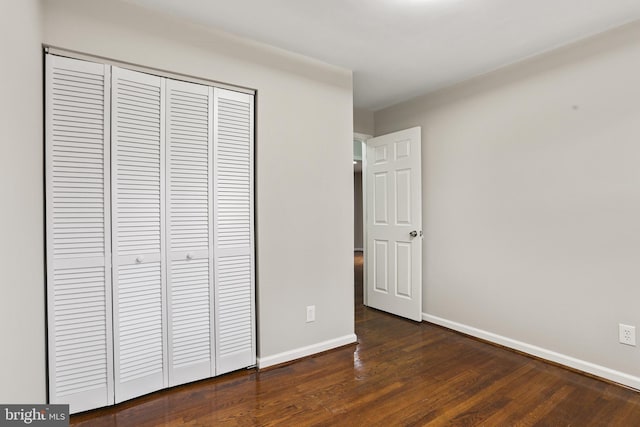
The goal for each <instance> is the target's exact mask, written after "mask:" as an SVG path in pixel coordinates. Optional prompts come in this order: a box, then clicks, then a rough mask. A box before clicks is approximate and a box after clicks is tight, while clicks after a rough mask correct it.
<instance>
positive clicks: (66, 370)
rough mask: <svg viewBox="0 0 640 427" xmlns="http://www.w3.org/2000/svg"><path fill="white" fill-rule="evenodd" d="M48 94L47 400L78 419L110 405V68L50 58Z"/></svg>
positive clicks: (111, 397) (111, 399) (47, 81)
mask: <svg viewBox="0 0 640 427" xmlns="http://www.w3.org/2000/svg"><path fill="white" fill-rule="evenodd" d="M45 90H46V93H45V98H46V100H45V102H46V113H45V122H46V124H45V129H46V130H45V134H46V138H45V139H46V143H45V146H46V149H45V151H46V154H45V157H46V159H45V165H46V166H45V171H46V172H45V173H46V195H45V197H46V228H47V305H48V325H47V330H48V347H49V355H48V356H49V358H48V360H49V401H50V402H51V403H67V404H70V410H71V412H79V411H85V410H88V409H93V408H97V407H100V406H105V405H109V404H113V357H112V336H111V333H112V329H111V280H110V264H111V260H110V252H109V251H110V246H111V243H110V236H109V197H110V196H109V126H108V123H109V121H108V111H109V66H106V65H102V64H95V63H91V62H86V61H79V60H75V59H69V58H63V57H57V56H53V55H47V56H46V81H45ZM36 125H37V124H35V123H34V126H36ZM36 303H37V301H36ZM16 327H19V325H16ZM6 345H10V343H6Z"/></svg>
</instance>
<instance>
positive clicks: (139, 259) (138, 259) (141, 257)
mask: <svg viewBox="0 0 640 427" xmlns="http://www.w3.org/2000/svg"><path fill="white" fill-rule="evenodd" d="M142 261H144V257H143V256H142V255H140V256H138V257H136V262H137V263H138V264H140V263H141V262H142Z"/></svg>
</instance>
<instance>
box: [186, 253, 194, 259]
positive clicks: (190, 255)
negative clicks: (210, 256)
mask: <svg viewBox="0 0 640 427" xmlns="http://www.w3.org/2000/svg"><path fill="white" fill-rule="evenodd" d="M187 259H189V260H191V259H193V254H192V253H191V252H189V253H188V254H187Z"/></svg>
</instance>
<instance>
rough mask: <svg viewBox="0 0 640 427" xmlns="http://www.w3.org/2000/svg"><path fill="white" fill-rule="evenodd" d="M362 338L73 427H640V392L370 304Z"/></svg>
mask: <svg viewBox="0 0 640 427" xmlns="http://www.w3.org/2000/svg"><path fill="white" fill-rule="evenodd" d="M354 266H355V282H356V286H355V289H354V292H355V301H356V307H355V314H356V319H355V325H356V334H357V336H358V340H359V343H358V344H357V345H354V346H348V347H343V348H339V349H336V350H334V351H330V352H326V353H323V354H320V355H315V356H312V357H309V358H306V359H302V360H299V361H296V362H295V363H292V364H289V365H283V366H279V367H275V368H273V369H269V370H265V371H261V372H258V371H255V370H248V371H239V372H234V373H231V374H227V375H223V376H221V377H217V378H212V379H209V380H204V381H200V382H197V383H193V384H188V385H184V386H180V387H175V388H172V389H170V390H163V391H160V392H157V393H153V394H150V395H147V396H143V397H140V398H138V399H134V400H132V401H129V402H124V403H122V404H120V405H116V406H113V407H109V408H104V409H100V410H97V411H92V412H87V413H83V414H77V415H73V416H72V417H71V424H72V425H74V426H91V427H115V426H117V427H123V426H124V427H127V426H135V427H146V426H150V427H151V426H153V427H155V426H296V427H298V426H347V427H349V426H367V427H368V426H382V427H395V426H424V425H434V426H442V425H453V426H487V427H492V426H498V427H503V426H506V427H511V426H580V427H583V426H614V427H616V426H620V427H630V426H640V393H638V392H636V391H633V390H630V389H628V388H624V387H620V386H617V385H614V384H611V383H607V382H604V381H599V380H598V379H595V378H592V377H588V376H585V375H581V374H579V373H576V372H572V371H569V370H566V369H563V368H562V367H559V366H555V365H552V364H548V363H545V362H543V361H541V360H538V359H534V358H530V357H527V356H525V355H522V354H519V353H516V352H513V351H510V350H507V349H504V348H501V347H498V346H494V345H491V344H488V343H486V342H482V341H479V340H476V339H472V338H470V337H467V336H465V335H462V334H458V333H456V332H453V331H450V330H448V329H445V328H442V327H439V326H436V325H432V324H429V323H426V322H423V323H416V322H412V321H408V320H404V319H400V318H398V317H395V316H392V315H390V314H387V313H383V312H380V311H377V310H373V309H370V308H367V307H365V306H363V305H362V299H363V296H362V290H361V289H362V257H356V259H355V260H354Z"/></svg>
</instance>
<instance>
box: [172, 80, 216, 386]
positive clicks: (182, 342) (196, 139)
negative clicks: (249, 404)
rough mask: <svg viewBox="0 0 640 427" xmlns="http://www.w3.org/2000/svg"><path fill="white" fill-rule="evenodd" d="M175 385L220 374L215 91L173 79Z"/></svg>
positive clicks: (173, 372) (173, 321)
mask: <svg viewBox="0 0 640 427" xmlns="http://www.w3.org/2000/svg"><path fill="white" fill-rule="evenodd" d="M166 90H167V135H166V143H167V150H166V151H167V166H166V172H167V173H166V175H167V249H168V259H167V287H168V289H167V298H168V310H167V311H168V316H167V319H168V342H169V345H168V350H169V386H175V385H178V384H184V383H186V382H190V381H195V380H200V379H203V378H208V377H211V376H213V375H215V369H214V368H215V366H214V363H213V354H214V352H213V346H214V339H213V337H214V333H213V310H212V308H213V262H212V254H213V227H212V226H211V223H212V220H213V182H212V179H211V176H212V174H213V173H212V171H213V164H212V162H213V119H212V118H213V88H211V87H208V86H203V85H199V84H194V83H187V82H180V81H176V80H167V82H166Z"/></svg>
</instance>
